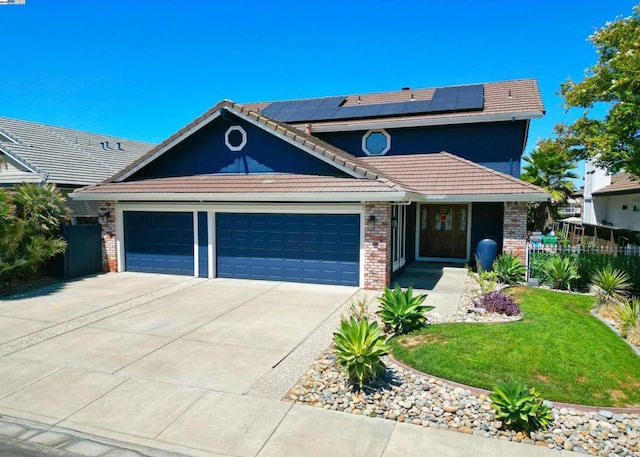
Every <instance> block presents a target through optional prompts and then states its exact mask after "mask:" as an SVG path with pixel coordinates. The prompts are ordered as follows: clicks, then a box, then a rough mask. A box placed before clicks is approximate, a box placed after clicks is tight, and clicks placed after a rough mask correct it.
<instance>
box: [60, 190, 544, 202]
mask: <svg viewBox="0 0 640 457" xmlns="http://www.w3.org/2000/svg"><path fill="white" fill-rule="evenodd" d="M69 196H70V197H71V198H72V199H73V200H77V201H92V200H115V201H141V202H142V201H150V202H158V201H180V202H185V201H192V202H283V203H286V202H396V203H398V202H424V203H469V202H472V203H473V202H478V203H480V202H543V201H547V200H548V199H549V197H550V195H549V194H546V193H536V194H481V195H478V194H466V195H447V194H434V195H426V194H420V193H417V192H297V193H291V192H251V193H240V192H233V193H231V192H229V193H205V192H197V193H196V192H189V193H175V192H173V193H162V192H157V193H145V192H74V193H72V194H69Z"/></svg>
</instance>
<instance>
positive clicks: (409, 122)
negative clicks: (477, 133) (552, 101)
mask: <svg viewBox="0 0 640 457" xmlns="http://www.w3.org/2000/svg"><path fill="white" fill-rule="evenodd" d="M542 116H544V111H540V110H535V111H522V112H518V113H500V114H478V115H471V116H465V117H461V116H459V117H442V118H438V119H424V118H423V119H395V120H389V119H387V120H385V119H384V118H383V119H378V120H375V121H374V120H373V119H372V120H370V121H367V122H362V123H348V122H347V123H344V124H320V123H314V124H313V132H314V133H322V132H345V131H354V130H371V129H381V128H404V127H428V126H436V125H451V124H477V123H483V122H501V121H519V120H530V119H537V118H541V117H542ZM291 125H292V126H294V127H296V128H298V129H299V130H302V129H303V128H304V125H305V124H295V123H293V124H291Z"/></svg>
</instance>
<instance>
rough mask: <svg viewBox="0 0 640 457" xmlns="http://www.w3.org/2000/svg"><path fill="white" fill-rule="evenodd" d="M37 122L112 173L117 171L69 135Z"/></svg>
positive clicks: (37, 123)
mask: <svg viewBox="0 0 640 457" xmlns="http://www.w3.org/2000/svg"><path fill="white" fill-rule="evenodd" d="M35 124H36V125H37V126H39V127H41V128H43V129H44V130H45V131H46V132H48V133H50V134H51V135H53V136H55V137H56V138H57V139H58V140H59V141H61V142H63V143H65V144H67V145H69V146H71V147H72V148H73V149H75V150H76V151H78V152H81V153H82V154H84V155H85V156H87V157H88V158H90V159H92V160H94V161H95V162H97V163H99V164H100V165H102V166H103V167H104V168H106V169H107V170H108V171H110V172H111V173H116V172H117V171H118V170H117V169H115V168H113V167H112V166H111V165H109V164H108V163H106V162H104V161H102V160H100V159H99V158H98V157H95V156H94V155H93V154H91V153H90V152H87V151H85V150H84V149H83V148H81V147H80V146H79V145H78V144H77V143H72V142H71V141H70V140H69V139H68V138H67V137H65V136H64V135H62V134H61V133H58V132H56V131H54V130H52V129H51V127H50V126H48V125H45V124H41V123H40V122H35Z"/></svg>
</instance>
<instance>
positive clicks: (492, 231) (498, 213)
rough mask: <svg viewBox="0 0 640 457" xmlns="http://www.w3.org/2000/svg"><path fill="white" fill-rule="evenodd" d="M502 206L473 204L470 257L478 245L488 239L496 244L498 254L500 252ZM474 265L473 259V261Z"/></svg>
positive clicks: (497, 204) (496, 204)
mask: <svg viewBox="0 0 640 457" xmlns="http://www.w3.org/2000/svg"><path fill="white" fill-rule="evenodd" d="M503 217H504V205H503V204H502V203H474V204H473V205H472V207H471V256H472V257H473V254H474V253H475V252H476V248H477V247H478V243H479V242H480V241H482V240H483V239H485V238H490V239H492V240H493V241H495V242H496V243H497V244H498V254H500V253H501V252H502V239H503V227H502V223H503ZM473 262H474V263H475V259H473Z"/></svg>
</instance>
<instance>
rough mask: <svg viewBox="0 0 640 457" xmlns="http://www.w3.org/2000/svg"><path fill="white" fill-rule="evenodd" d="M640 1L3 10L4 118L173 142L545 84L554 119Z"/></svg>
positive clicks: (165, 4)
mask: <svg viewBox="0 0 640 457" xmlns="http://www.w3.org/2000/svg"><path fill="white" fill-rule="evenodd" d="M636 1H637V0H636ZM635 3H636V2H635V1H629V0H615V1H602V0H582V1H579V0H572V1H564V2H558V1H551V0H537V1H536V0H519V1H492V0H485V1H482V2H478V1H472V0H462V1H457V2H441V1H415V2H413V1H402V0H396V1H393V2H389V1H379V0H368V1H360V0H350V1H345V0H340V1H334V0H324V1H322V2H315V1H313V2H305V1H296V2H284V1H254V0H249V1H241V0H236V1H205V0H193V1H175V0H173V1H170V0H155V1H150V0H139V1H134V0H109V1H106V0H103V1H93V0H92V1H87V0H67V1H52V0H26V4H25V5H22V6H5V5H0V30H2V33H3V45H2V60H1V61H2V73H3V76H2V83H1V84H0V116H6V117H14V118H18V119H25V120H33V121H39V122H43V123H47V124H52V125H60V126H65V127H71V128H77V129H82V130H89V131H96V132H102V133H109V134H112V135H117V136H122V137H127V138H133V139H140V140H145V141H152V142H159V141H162V140H163V139H164V138H166V137H167V136H169V135H171V134H172V133H174V132H175V131H176V130H178V129H179V128H181V127H182V126H183V125H185V124H186V123H188V122H189V121H191V120H192V119H193V118H195V117H197V116H199V115H200V114H201V113H202V112H204V111H205V110H206V109H208V108H209V107H211V106H212V105H214V104H215V103H217V102H218V101H219V100H221V99H223V98H229V99H232V100H234V101H237V102H249V101H259V100H278V99H287V98H299V97H315V96H327V95H343V94H349V93H360V92H376V91H385V90H396V89H399V88H401V87H403V86H410V87H416V88H418V87H434V86H443V85H454V84H465V83H480V82H486V81H497V80H503V79H515V78H531V77H534V78H537V79H538V81H539V84H540V90H541V92H542V97H543V101H544V103H545V107H546V110H547V115H546V116H545V117H544V118H543V119H540V120H534V121H533V122H532V125H531V130H530V135H529V143H528V146H527V151H530V150H531V148H532V147H533V146H535V142H536V139H537V138H545V137H548V136H550V135H551V133H552V128H553V125H554V124H555V123H556V122H559V121H564V122H569V121H571V120H572V119H574V118H575V117H577V116H578V115H579V114H580V111H578V110H573V111H571V112H570V113H569V114H565V113H564V109H563V108H562V106H561V103H562V99H561V97H560V96H559V95H558V93H557V92H558V90H559V87H560V83H561V82H563V81H565V80H566V79H567V78H568V77H571V78H573V79H575V80H580V79H582V77H583V75H584V70H585V69H586V68H587V67H589V66H591V65H593V64H594V63H595V61H596V53H595V51H594V49H593V47H592V46H591V44H590V43H588V42H587V37H588V36H589V35H590V34H591V33H593V31H594V30H595V29H596V28H598V27H600V26H602V25H604V24H605V22H606V21H609V20H614V19H615V18H616V17H618V16H628V15H630V14H631V10H632V7H633V5H634V4H635Z"/></svg>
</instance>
